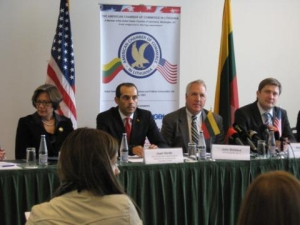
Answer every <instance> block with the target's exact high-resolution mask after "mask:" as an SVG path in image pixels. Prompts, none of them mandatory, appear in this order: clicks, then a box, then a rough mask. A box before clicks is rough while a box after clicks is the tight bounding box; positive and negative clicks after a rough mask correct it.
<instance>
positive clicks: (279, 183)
mask: <svg viewBox="0 0 300 225" xmlns="http://www.w3.org/2000/svg"><path fill="white" fill-rule="evenodd" d="M299 223H300V182H299V180H297V178H296V177H294V176H293V175H292V174H290V173H288V172H285V171H273V172H268V173H264V174H261V175H260V176H258V177H257V178H256V179H255V180H254V181H253V183H252V184H251V185H250V186H249V188H248V189H247V191H246V194H245V197H244V200H243V202H242V205H241V208H240V213H239V218H238V223H237V224H238V225H269V224H270V225H276V224H278V225H298V224H299Z"/></svg>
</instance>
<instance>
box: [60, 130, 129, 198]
mask: <svg viewBox="0 0 300 225" xmlns="http://www.w3.org/2000/svg"><path fill="white" fill-rule="evenodd" d="M118 148H119V144H118V141H117V140H116V139H115V138H114V137H112V136H111V135H110V134H108V133H106V132H104V131H101V130H96V129H92V128H78V129H77V130H74V131H73V132H72V133H70V134H69V135H68V137H67V138H66V139H65V141H64V143H63V145H62V147H61V150H60V157H59V161H58V171H57V172H58V177H59V179H60V181H61V186H60V187H59V188H58V190H57V191H56V194H55V195H56V196H59V195H62V194H64V193H67V192H70V191H73V190H77V191H78V192H80V191H81V190H87V191H90V192H92V193H93V194H94V195H101V196H103V195H109V194H123V193H124V191H123V188H122V187H121V185H120V184H119V182H118V180H117V178H116V176H115V175H114V172H113V169H112V165H111V159H113V157H115V156H116V154H117V152H118Z"/></svg>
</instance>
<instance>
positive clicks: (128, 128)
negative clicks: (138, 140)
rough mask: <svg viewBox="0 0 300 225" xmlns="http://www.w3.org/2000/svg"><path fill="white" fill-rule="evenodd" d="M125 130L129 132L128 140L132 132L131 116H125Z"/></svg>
mask: <svg viewBox="0 0 300 225" xmlns="http://www.w3.org/2000/svg"><path fill="white" fill-rule="evenodd" d="M125 132H126V134H127V141H128V142H129V140H130V134H131V124H130V117H126V118H125Z"/></svg>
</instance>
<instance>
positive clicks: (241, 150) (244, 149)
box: [211, 145, 250, 161]
mask: <svg viewBox="0 0 300 225" xmlns="http://www.w3.org/2000/svg"><path fill="white" fill-rule="evenodd" d="M211 156H212V158H213V159H222V160H243V161H249V160H250V146H247V145H212V148H211Z"/></svg>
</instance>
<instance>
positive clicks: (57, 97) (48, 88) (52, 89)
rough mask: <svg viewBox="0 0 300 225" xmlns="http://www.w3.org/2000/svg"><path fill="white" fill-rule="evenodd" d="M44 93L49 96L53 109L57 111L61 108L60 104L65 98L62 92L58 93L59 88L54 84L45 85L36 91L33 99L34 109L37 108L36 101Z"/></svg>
mask: <svg viewBox="0 0 300 225" xmlns="http://www.w3.org/2000/svg"><path fill="white" fill-rule="evenodd" d="M42 92H46V93H47V94H48V95H49V97H50V100H51V102H52V107H53V109H54V110H57V109H58V108H59V103H60V102H61V101H62V99H63V98H62V95H61V94H60V92H59V91H58V89H57V87H56V86H54V85H52V84H43V85H41V86H39V87H38V88H37V89H35V91H34V92H33V95H32V98H31V101H32V105H33V106H34V108H36V105H35V102H36V99H37V98H38V96H39V94H40V93H42Z"/></svg>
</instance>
